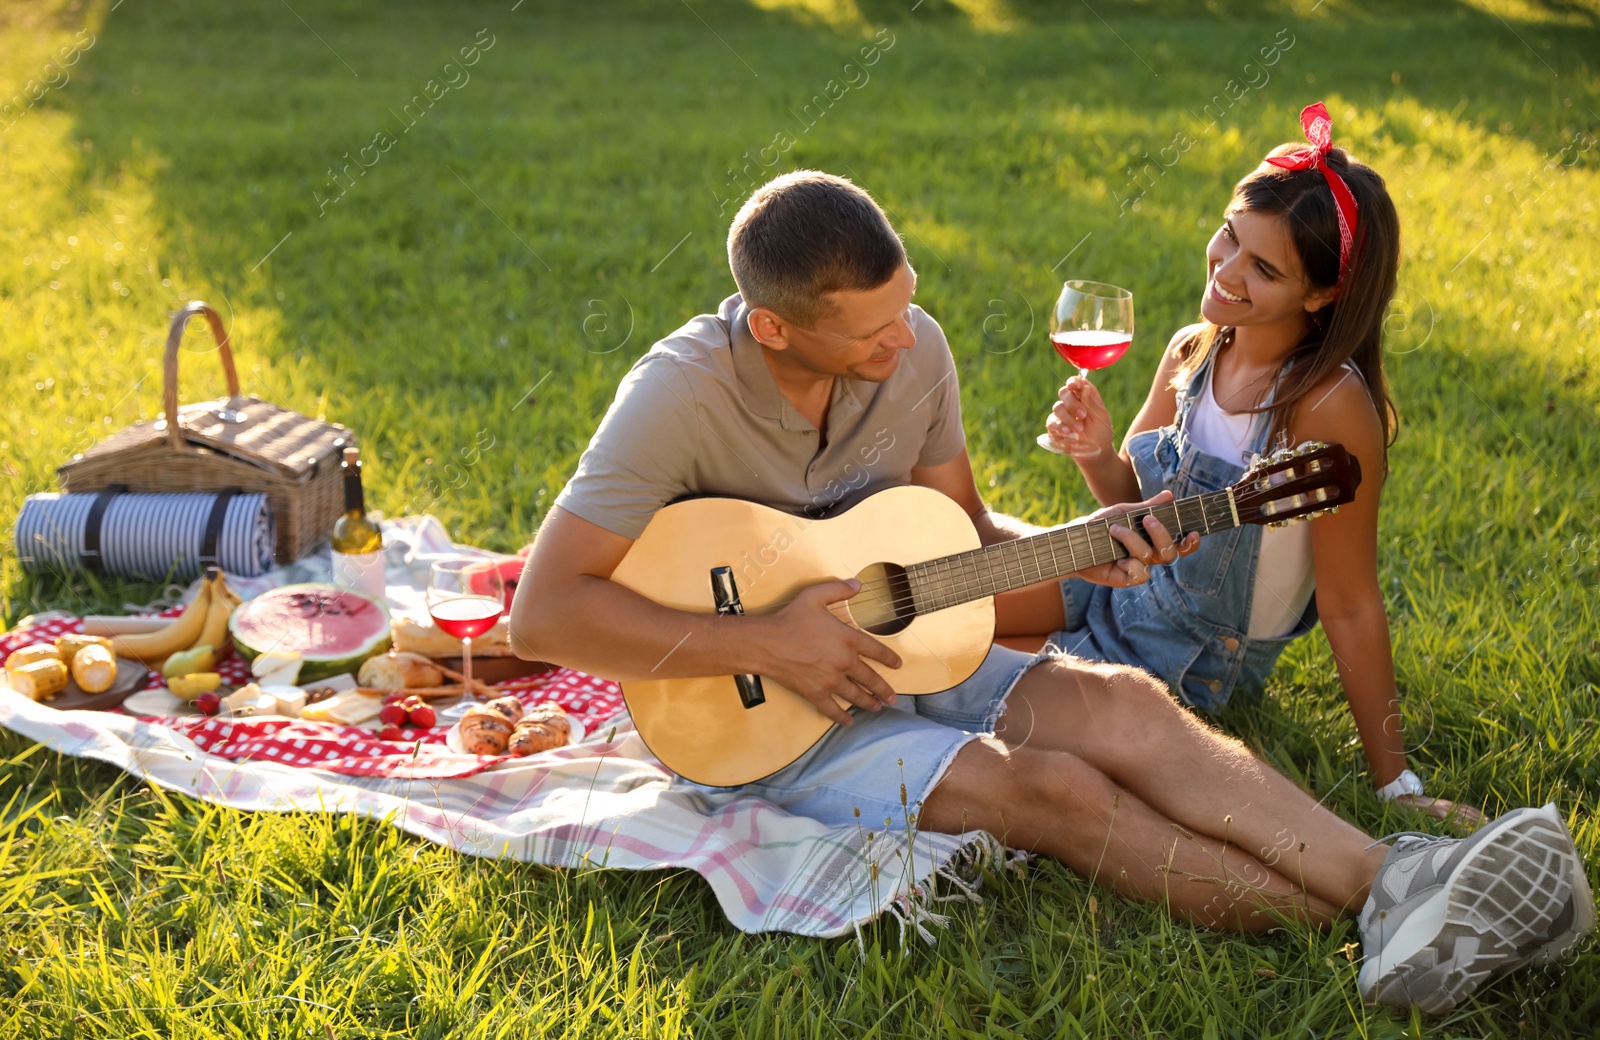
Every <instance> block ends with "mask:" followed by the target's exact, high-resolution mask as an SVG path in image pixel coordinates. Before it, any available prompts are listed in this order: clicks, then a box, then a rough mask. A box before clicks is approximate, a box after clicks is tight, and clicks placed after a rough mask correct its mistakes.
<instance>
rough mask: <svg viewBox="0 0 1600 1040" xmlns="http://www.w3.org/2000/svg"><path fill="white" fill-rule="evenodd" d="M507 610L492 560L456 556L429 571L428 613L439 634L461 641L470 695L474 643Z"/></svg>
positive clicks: (468, 699)
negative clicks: (476, 637)
mask: <svg viewBox="0 0 1600 1040" xmlns="http://www.w3.org/2000/svg"><path fill="white" fill-rule="evenodd" d="M505 608H506V592H505V584H504V579H503V578H502V577H501V575H500V568H499V567H497V566H496V565H495V564H494V562H493V561H491V560H479V559H474V558H472V557H455V558H451V559H447V560H437V561H435V562H434V564H433V567H432V568H431V569H430V570H429V572H428V613H429V614H430V615H431V616H432V617H433V623H434V624H435V625H438V626H439V631H441V632H443V633H445V634H446V635H449V636H454V637H455V638H456V639H459V640H461V674H462V676H463V679H464V685H465V687H466V692H467V695H466V697H465V698H463V701H462V703H470V702H471V701H472V700H473V699H474V697H475V696H476V692H475V691H474V690H473V688H472V640H473V637H475V636H481V635H483V634H484V633H485V632H487V631H489V629H491V628H493V627H494V623H495V622H496V621H498V620H500V615H501V613H502V612H504V611H505Z"/></svg>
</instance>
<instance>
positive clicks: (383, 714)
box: [378, 703, 409, 726]
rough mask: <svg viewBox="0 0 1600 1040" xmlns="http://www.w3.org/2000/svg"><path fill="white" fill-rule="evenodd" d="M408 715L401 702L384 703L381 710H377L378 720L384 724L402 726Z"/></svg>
mask: <svg viewBox="0 0 1600 1040" xmlns="http://www.w3.org/2000/svg"><path fill="white" fill-rule="evenodd" d="M408 715H409V712H407V711H406V706H405V705H404V704H403V703H401V704H392V703H391V704H385V705H384V706H383V710H382V711H380V712H378V721H379V722H381V723H383V724H384V725H385V726H404V725H405V724H406V718H407V716H408Z"/></svg>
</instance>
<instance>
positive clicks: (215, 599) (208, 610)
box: [111, 567, 242, 671]
mask: <svg viewBox="0 0 1600 1040" xmlns="http://www.w3.org/2000/svg"><path fill="white" fill-rule="evenodd" d="M240 602H242V601H241V600H240V599H239V597H238V595H237V594H235V593H234V591H233V590H232V589H230V588H228V582H227V579H226V577H225V576H224V575H223V573H222V571H221V569H220V568H217V567H208V568H206V577H205V581H204V582H203V583H202V584H201V585H200V591H199V592H198V593H196V594H195V597H194V599H192V600H190V601H189V604H188V605H187V606H185V607H184V608H183V613H181V614H179V615H178V616H177V617H175V618H173V619H172V621H171V622H169V623H168V624H167V625H166V626H165V627H163V628H160V629H157V630H156V631H154V632H137V633H134V634H132V635H118V636H112V637H111V649H112V650H113V651H114V652H115V653H116V654H117V656H118V657H131V658H133V659H135V660H137V661H142V662H143V663H144V664H146V665H149V666H150V667H151V668H154V669H156V670H158V671H159V670H160V669H161V665H162V663H163V662H164V661H165V660H166V659H167V658H168V657H171V656H172V655H173V654H176V653H180V652H181V651H184V650H189V649H192V648H194V647H198V646H209V647H211V648H212V649H214V650H216V651H217V656H219V657H220V656H222V652H223V651H224V650H225V649H226V647H227V645H228V618H229V617H230V616H232V614H233V609H234V608H235V607H237V606H238V605H239V604H240Z"/></svg>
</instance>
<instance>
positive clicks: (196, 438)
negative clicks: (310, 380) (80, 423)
mask: <svg viewBox="0 0 1600 1040" xmlns="http://www.w3.org/2000/svg"><path fill="white" fill-rule="evenodd" d="M196 315H201V316H203V317H204V318H205V319H206V323H207V324H208V325H210V327H211V335H212V337H213V338H214V339H215V340H216V344H217V354H218V357H219V358H220V359H221V361H222V374H223V376H224V378H225V379H226V380H227V386H228V396H227V397H224V398H218V399H216V400H213V401H204V402H201V403H198V404H188V405H184V406H183V407H182V408H180V407H178V348H179V346H180V345H181V343H182V341H183V331H184V327H185V326H186V325H187V324H188V322H189V319H190V318H192V317H194V316H196ZM163 377H164V379H165V387H164V401H163V404H164V408H163V418H161V419H159V420H154V421H144V422H137V423H134V424H133V425H132V426H129V427H127V428H125V429H122V430H119V431H117V432H116V433H114V434H112V435H111V436H110V437H107V438H106V439H105V440H103V441H100V442H99V443H98V444H95V445H94V446H93V447H91V448H89V450H87V451H85V452H84V453H83V454H81V455H75V456H73V457H72V459H71V460H70V461H69V462H67V463H66V464H65V465H63V466H61V467H60V468H59V469H57V470H56V475H57V477H58V478H59V479H60V481H61V487H62V490H64V491H69V492H93V491H108V490H118V491H120V490H125V491H130V492H135V493H151V492H183V491H229V490H235V491H238V490H242V491H260V492H264V493H265V494H266V495H267V500H268V501H269V502H270V503H271V506H272V513H273V518H274V521H275V523H276V525H277V544H276V546H275V551H274V556H275V557H276V558H277V560H278V562H280V563H288V562H290V561H291V560H295V559H298V558H299V557H301V556H303V555H305V554H306V553H308V552H310V551H311V550H313V549H315V548H316V547H317V546H318V545H320V544H321V543H322V542H323V541H325V540H326V539H327V537H328V534H329V532H330V531H331V530H332V528H333V523H334V521H335V520H337V519H338V518H339V516H340V514H341V513H343V512H344V480H343V477H342V475H341V473H340V470H339V459H340V454H341V452H342V450H343V448H344V447H345V445H347V444H353V443H354V442H355V436H354V434H352V433H351V431H349V430H348V429H346V428H345V427H343V426H340V425H338V424H337V423H327V422H322V421H320V420H317V419H312V418H310V417H308V416H304V415H301V414H300V413H299V412H295V411H290V410H289V409H287V408H280V407H278V406H277V405H275V404H271V403H269V402H266V401H263V400H261V399H259V398H256V397H244V396H241V395H240V393H239V374H238V372H237V371H236V370H235V368H234V364H233V351H232V350H231V349H230V348H229V345H228V331H227V330H226V329H225V328H224V327H223V324H222V317H221V316H220V315H219V314H218V313H217V312H216V311H215V310H214V309H212V308H211V307H209V306H207V305H206V304H204V303H202V302H200V301H198V300H196V301H194V302H191V303H189V304H188V305H187V306H185V307H184V308H183V309H182V310H180V311H179V312H178V313H177V314H175V315H174V316H173V319H172V327H171V329H170V330H169V331H168V333H167V352H166V362H165V365H164V369H163Z"/></svg>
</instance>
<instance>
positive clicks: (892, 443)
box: [555, 294, 966, 538]
mask: <svg viewBox="0 0 1600 1040" xmlns="http://www.w3.org/2000/svg"><path fill="white" fill-rule="evenodd" d="M748 315H749V309H748V308H747V307H745V305H744V303H743V301H742V300H741V299H740V298H739V296H738V295H737V294H735V295H733V296H730V297H728V298H727V299H726V300H723V301H722V305H721V306H720V307H718V308H717V313H715V314H702V315H700V316H699V317H697V318H695V319H693V320H692V321H690V322H689V323H688V324H687V325H685V326H684V327H683V328H681V329H679V330H678V331H676V332H674V333H673V334H672V335H670V336H668V337H667V338H666V339H663V340H661V341H660V342H659V343H657V344H656V345H655V346H654V347H652V348H651V349H650V351H649V352H648V353H646V354H645V355H644V356H643V357H641V358H640V359H639V360H638V361H637V362H635V363H634V366H633V368H632V369H630V370H629V372H628V374H627V375H626V376H625V377H624V378H623V380H622V384H621V385H620V386H619V387H618V388H617V396H616V399H615V400H614V401H613V402H612V403H611V408H610V410H609V411H607V412H606V416H605V418H604V419H603V420H602V421H601V423H600V428H599V429H598V430H596V431H595V435H594V438H593V439H592V440H590V441H589V447H588V449H587V450H586V451H585V452H584V453H583V457H582V458H581V459H579V460H578V471H577V472H576V473H575V474H573V477H572V479H571V480H570V481H568V482H567V486H566V487H565V488H563V489H562V490H561V494H560V495H558V496H557V497H556V501H555V504H556V505H558V506H560V507H561V508H563V509H565V510H568V511H569V512H572V513H575V514H577V515H578V516H581V517H583V518H584V519H585V520H587V521H589V522H590V523H592V524H597V525H599V526H600V527H603V528H605V529H606V530H608V531H611V532H613V533H615V534H619V535H622V536H623V537H625V538H638V537H639V535H640V534H641V533H642V532H643V531H644V529H645V525H646V524H647V523H649V521H650V518H651V517H652V516H653V515H655V512H656V510H658V509H660V508H661V507H662V506H664V505H666V504H667V503H669V502H672V501H675V500H677V499H680V498H685V497H688V496H691V495H720V496H725V497H729V498H742V499H746V500H748V501H752V502H758V503H760V504H762V505H767V506H771V507H773V508H775V509H780V510H783V511H784V512H787V513H793V514H797V515H805V516H810V517H813V518H820V517H822V516H825V515H829V514H832V513H837V512H839V511H841V510H843V509H846V508H848V507H849V506H851V505H853V504H854V503H856V502H858V501H860V500H861V499H863V498H866V497H867V496H868V495H871V494H873V493H874V492H876V491H880V490H882V489H883V488H887V487H894V486H897V485H901V484H907V483H910V480H911V468H912V467H913V466H937V465H939V464H940V463H944V462H948V461H950V460H951V459H953V458H955V457H956V456H957V455H958V454H959V453H960V452H961V450H962V449H963V448H964V447H966V434H965V432H964V431H963V430H962V428H961V395H960V391H959V388H958V387H957V385H956V370H955V361H954V359H953V358H952V357H951V356H950V344H949V343H948V342H947V341H946V340H945V337H944V331H943V330H942V329H940V328H939V324H938V322H936V321H934V320H933V319H932V318H931V317H929V316H928V315H927V313H925V312H924V311H923V310H922V308H920V307H917V306H913V307H912V308H911V327H912V331H913V332H914V333H915V334H916V337H917V343H916V346H914V347H911V348H910V349H909V350H906V351H905V352H904V353H902V354H901V356H900V363H899V365H898V367H896V369H895V371H894V374H893V375H891V376H890V377H889V378H888V379H886V380H884V381H883V382H881V383H872V382H867V381H864V380H859V379H847V378H842V377H841V378H838V379H835V380H834V386H833V399H832V403H831V404H830V405H829V407H828V420H827V421H828V435H827V438H826V443H825V444H824V445H823V446H822V447H821V449H820V450H819V448H818V442H819V439H820V438H819V437H818V434H817V429H816V427H815V426H813V425H811V423H810V421H809V420H807V419H806V418H805V417H804V416H802V415H801V414H800V413H799V412H798V411H797V410H796V409H795V407H794V406H793V405H792V404H790V403H789V400H788V398H786V397H784V396H783V394H782V392H781V391H779V389H778V384H777V382H776V381H775V380H774V379H773V377H772V371H771V369H769V368H768V367H767V362H766V358H765V357H764V356H763V353H762V351H763V349H764V348H763V347H762V346H761V344H760V343H758V342H757V341H756V339H755V337H754V336H753V335H752V334H751V332H750V326H749V323H748V321H747V320H746V319H747V317H748Z"/></svg>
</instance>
